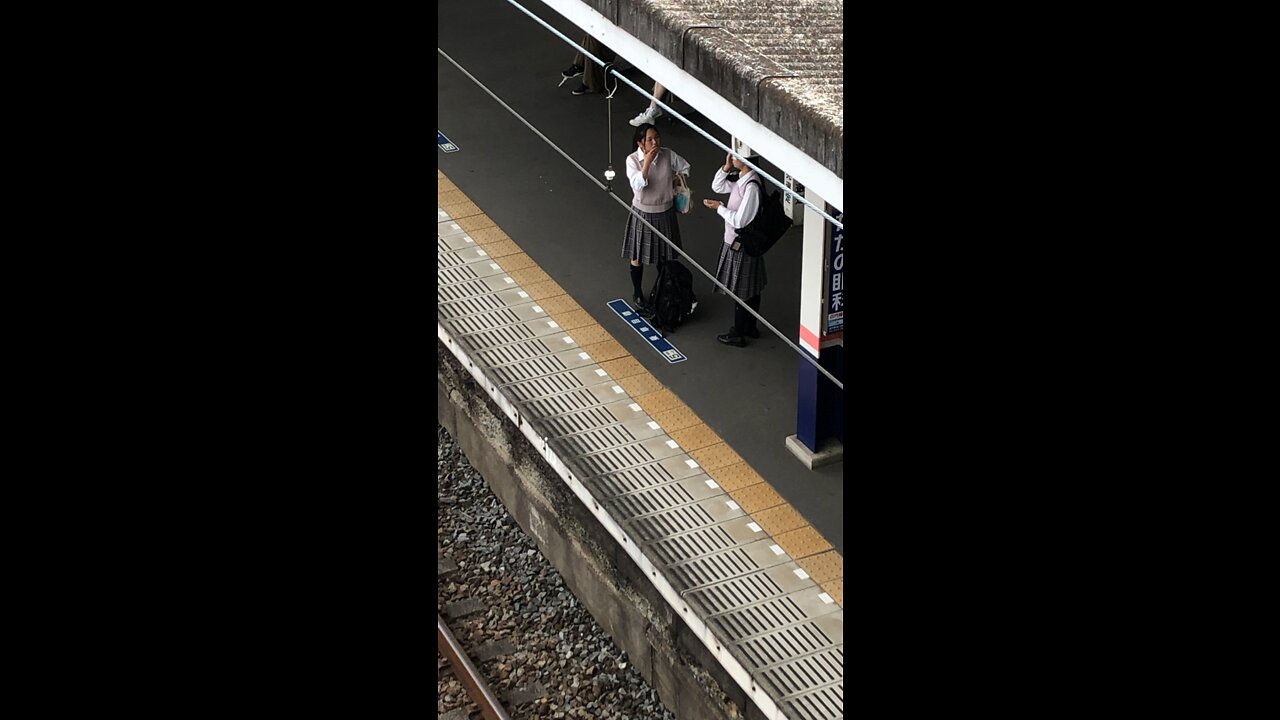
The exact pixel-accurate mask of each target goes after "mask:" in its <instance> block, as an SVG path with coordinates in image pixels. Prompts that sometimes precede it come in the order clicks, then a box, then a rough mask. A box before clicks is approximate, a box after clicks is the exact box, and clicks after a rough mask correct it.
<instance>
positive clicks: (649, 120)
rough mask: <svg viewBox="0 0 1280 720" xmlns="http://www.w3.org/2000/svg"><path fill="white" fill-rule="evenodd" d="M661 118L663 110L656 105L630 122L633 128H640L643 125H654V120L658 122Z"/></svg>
mask: <svg viewBox="0 0 1280 720" xmlns="http://www.w3.org/2000/svg"><path fill="white" fill-rule="evenodd" d="M660 117H662V108H660V107H658V106H657V105H654V106H653V107H651V108H649V109H647V110H645V111H644V112H642V113H640V114H639V115H637V116H635V117H633V118H631V120H629V121H628V122H630V123H631V127H640V126H641V125H645V124H650V125H651V124H653V121H654V120H657V119H658V118H660Z"/></svg>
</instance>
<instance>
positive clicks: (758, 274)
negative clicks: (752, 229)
mask: <svg viewBox="0 0 1280 720" xmlns="http://www.w3.org/2000/svg"><path fill="white" fill-rule="evenodd" d="M721 240H722V242H721V243H720V262H719V263H717V264H716V279H717V280H719V281H720V282H722V283H724V284H725V286H726V287H728V288H729V289H730V290H732V291H733V294H734V295H737V296H738V297H740V298H742V299H743V300H748V299H750V298H751V296H752V295H759V294H760V291H761V290H763V289H764V286H765V283H766V282H768V278H767V277H766V276H765V272H764V258H763V257H751V256H750V255H748V254H746V253H745V252H742V251H741V250H739V251H737V252H734V251H733V250H730V249H729V246H728V245H725V244H724V242H723V238H722V239H721ZM713 289H714V291H715V292H718V293H720V294H721V295H723V294H724V291H723V290H721V289H720V287H719V286H714V287H713Z"/></svg>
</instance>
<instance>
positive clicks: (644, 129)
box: [631, 123, 662, 148]
mask: <svg viewBox="0 0 1280 720" xmlns="http://www.w3.org/2000/svg"><path fill="white" fill-rule="evenodd" d="M650 130H653V131H654V132H656V133H658V137H662V131H661V130H658V126H657V125H654V124H652V123H645V124H643V125H641V126H640V127H638V128H636V134H635V135H634V136H632V138H631V147H633V148H638V147H640V141H641V140H644V136H645V134H646V133H648V132H649V131H650Z"/></svg>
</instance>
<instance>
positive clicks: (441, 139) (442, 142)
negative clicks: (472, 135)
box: [436, 130, 462, 153]
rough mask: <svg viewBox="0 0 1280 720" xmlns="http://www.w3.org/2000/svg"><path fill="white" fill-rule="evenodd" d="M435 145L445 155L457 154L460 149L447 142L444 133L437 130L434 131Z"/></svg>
mask: <svg viewBox="0 0 1280 720" xmlns="http://www.w3.org/2000/svg"><path fill="white" fill-rule="evenodd" d="M436 144H437V145H439V146H440V149H441V150H443V151H445V152H447V153H451V152H458V151H459V150H461V149H462V148H460V147H458V146H457V145H454V144H453V143H451V142H449V138H447V137H445V136H444V133H442V132H440V131H439V130H436Z"/></svg>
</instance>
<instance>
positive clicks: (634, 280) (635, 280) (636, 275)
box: [631, 265, 644, 298]
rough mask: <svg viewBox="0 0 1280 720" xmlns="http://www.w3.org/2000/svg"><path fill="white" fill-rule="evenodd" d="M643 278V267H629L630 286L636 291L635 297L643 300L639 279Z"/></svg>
mask: <svg viewBox="0 0 1280 720" xmlns="http://www.w3.org/2000/svg"><path fill="white" fill-rule="evenodd" d="M642 277H644V266H643V265H641V266H639V267H636V266H635V265H632V266H631V285H632V286H633V287H635V289H636V297H638V298H643V297H644V291H643V290H641V289H640V278H642Z"/></svg>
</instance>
